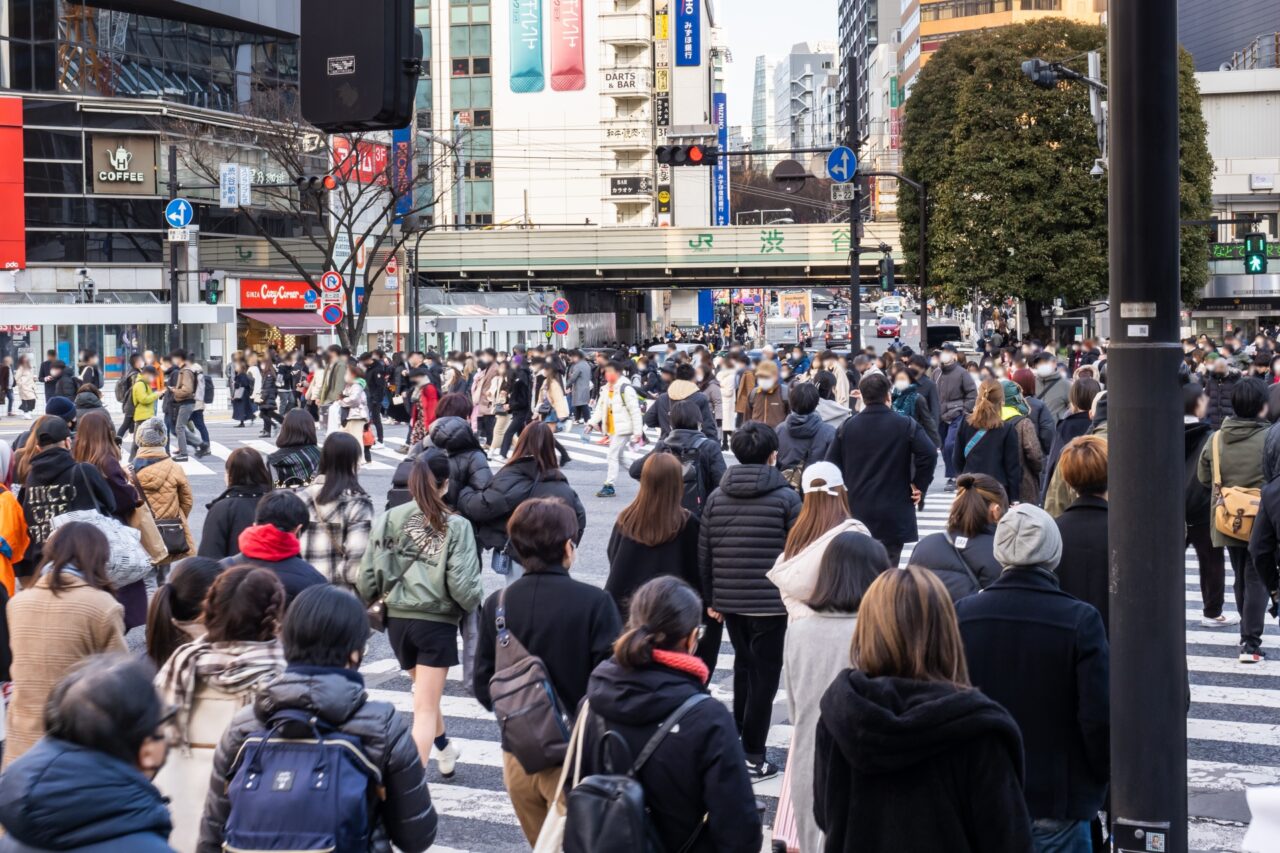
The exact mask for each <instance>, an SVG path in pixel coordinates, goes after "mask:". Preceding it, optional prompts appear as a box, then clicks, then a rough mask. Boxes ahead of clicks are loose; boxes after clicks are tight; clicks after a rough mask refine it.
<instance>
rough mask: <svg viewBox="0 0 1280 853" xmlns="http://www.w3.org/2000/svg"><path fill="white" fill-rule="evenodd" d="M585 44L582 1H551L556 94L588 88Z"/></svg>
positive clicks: (554, 86) (553, 71)
mask: <svg viewBox="0 0 1280 853" xmlns="http://www.w3.org/2000/svg"><path fill="white" fill-rule="evenodd" d="M582 44H583V39H582V0H551V90H552V91H553V92H577V91H580V90H581V89H583V88H585V87H586V85H587V73H586V70H585V69H586V63H585V62H584V61H583V47H582Z"/></svg>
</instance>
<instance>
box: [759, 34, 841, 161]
mask: <svg viewBox="0 0 1280 853" xmlns="http://www.w3.org/2000/svg"><path fill="white" fill-rule="evenodd" d="M836 50H837V48H836V45H835V44H834V43H830V42H814V43H809V42H800V43H799V44H796V45H794V46H792V48H791V52H790V53H788V54H787V55H786V56H784V57H782V58H781V59H780V60H779V61H778V62H777V63H776V64H775V65H774V67H773V123H774V126H775V128H776V129H777V133H778V140H777V141H778V144H779V145H781V146H784V147H788V148H812V147H816V146H819V145H823V144H827V143H829V141H830V140H831V139H833V138H834V136H835V132H836V127H835V126H833V125H827V124H824V122H828V121H831V120H832V119H834V118H835V116H834V115H833V114H832V113H831V112H830V111H829V109H828V110H824V109H823V105H824V102H825V103H826V104H827V105H828V107H830V106H831V105H834V104H835V101H836V97H837V95H838V89H839V78H838V76H837V73H836Z"/></svg>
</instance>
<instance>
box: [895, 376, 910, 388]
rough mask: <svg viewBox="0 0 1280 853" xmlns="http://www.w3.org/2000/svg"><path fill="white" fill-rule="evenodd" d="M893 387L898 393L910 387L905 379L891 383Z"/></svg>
mask: <svg viewBox="0 0 1280 853" xmlns="http://www.w3.org/2000/svg"><path fill="white" fill-rule="evenodd" d="M893 387H894V388H895V389H896V390H898V391H905V390H907V389H908V388H910V387H911V383H910V382H908V381H907V380H905V379H899V380H898V381H897V382H895V383H893Z"/></svg>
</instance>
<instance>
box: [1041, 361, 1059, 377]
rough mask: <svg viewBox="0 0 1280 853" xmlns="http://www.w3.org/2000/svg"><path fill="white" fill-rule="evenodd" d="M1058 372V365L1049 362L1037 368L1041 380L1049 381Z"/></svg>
mask: <svg viewBox="0 0 1280 853" xmlns="http://www.w3.org/2000/svg"><path fill="white" fill-rule="evenodd" d="M1057 372H1058V367H1057V365H1055V364H1052V363H1051V362H1047V361H1046V362H1045V363H1044V364H1041V365H1038V366H1037V367H1036V376H1039V377H1040V378H1041V379H1048V378H1049V377H1050V376H1053V375H1054V374H1055V373H1057Z"/></svg>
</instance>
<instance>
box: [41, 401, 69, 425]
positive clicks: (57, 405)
mask: <svg viewBox="0 0 1280 853" xmlns="http://www.w3.org/2000/svg"><path fill="white" fill-rule="evenodd" d="M44 413H45V414H46V415H54V416H56V417H59V418H62V419H63V420H64V421H66V422H67V423H71V422H72V421H74V420H75V419H76V404H75V403H73V402H71V401H70V400H68V399H67V398H66V397H50V398H49V399H48V400H47V401H46V402H45V404H44Z"/></svg>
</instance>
